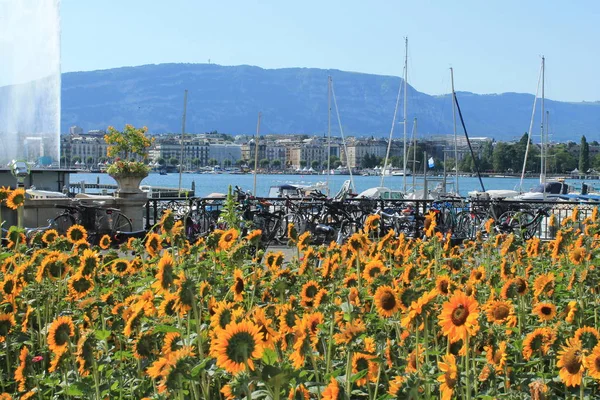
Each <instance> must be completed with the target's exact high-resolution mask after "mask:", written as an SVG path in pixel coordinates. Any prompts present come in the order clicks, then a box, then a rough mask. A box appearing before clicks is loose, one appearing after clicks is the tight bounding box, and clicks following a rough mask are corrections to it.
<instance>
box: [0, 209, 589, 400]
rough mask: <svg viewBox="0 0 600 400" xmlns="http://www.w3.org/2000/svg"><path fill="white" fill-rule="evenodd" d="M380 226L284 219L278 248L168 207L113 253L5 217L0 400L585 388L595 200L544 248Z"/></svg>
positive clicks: (396, 395)
mask: <svg viewBox="0 0 600 400" xmlns="http://www.w3.org/2000/svg"><path fill="white" fill-rule="evenodd" d="M228 212H234V211H232V208H229V211H228ZM230 217H231V218H233V219H234V218H235V216H230ZM233 219H232V220H233ZM378 222H379V221H378V217H377V216H371V217H369V218H368V221H367V223H366V224H365V228H364V229H363V230H362V231H360V232H358V233H355V234H354V235H353V236H352V237H351V238H350V239H349V240H348V241H347V243H345V244H343V245H339V244H336V243H331V244H329V245H320V246H313V245H311V237H310V234H309V233H304V234H302V235H298V234H297V233H296V231H295V229H294V227H293V226H289V229H288V235H289V240H290V245H291V246H293V249H294V250H293V253H294V255H293V256H291V257H288V259H286V258H285V257H284V254H283V253H281V252H272V251H266V252H265V251H263V250H260V249H258V244H259V242H260V236H261V232H260V231H252V232H249V233H248V234H246V235H242V234H241V233H240V231H239V230H237V229H235V228H232V229H229V230H225V231H215V232H213V233H212V234H210V235H209V236H207V237H206V238H203V239H200V240H199V241H197V242H195V243H189V242H188V241H187V239H186V237H185V234H184V232H183V227H182V225H181V223H180V222H176V221H175V220H174V216H173V214H171V213H169V212H166V213H165V214H164V215H163V217H162V219H161V221H160V223H159V224H158V225H157V226H156V227H155V229H154V230H153V233H150V234H149V235H148V237H147V238H146V239H145V240H143V241H141V240H139V239H131V240H130V241H129V242H128V243H127V244H126V245H123V246H121V247H120V248H118V249H114V248H111V246H110V244H111V243H110V238H109V237H105V238H103V240H102V241H101V242H100V245H98V246H93V247H91V246H90V245H89V244H88V243H87V242H86V232H85V230H84V229H83V228H82V227H81V226H73V227H72V228H71V229H70V230H69V232H67V234H66V235H65V236H61V235H59V234H58V233H57V232H56V231H52V230H49V231H46V232H44V233H43V235H40V236H38V237H35V238H33V239H32V240H31V241H29V242H28V241H27V240H25V236H24V235H23V234H22V232H20V231H19V230H18V229H11V230H10V231H9V236H10V237H9V238H8V240H7V241H6V242H5V243H8V244H7V245H6V244H5V245H4V247H3V248H2V249H0V266H1V267H0V303H1V304H0V391H1V392H2V394H1V395H0V399H10V398H14V399H28V398H33V399H59V398H60V399H66V398H71V399H79V398H83V399H109V398H110V399H144V398H146V399H166V398H173V399H250V398H252V399H273V400H277V399H303V400H307V399H323V400H326V399H327V400H329V399H409V398H414V399H417V398H420V399H429V398H436V399H437V398H441V399H453V398H459V399H476V398H477V399H495V398H505V399H553V398H580V399H583V398H589V399H592V398H599V397H600V333H599V331H598V329H599V328H600V322H599V320H598V294H597V293H596V292H597V291H598V288H599V287H600V286H599V285H600V268H598V265H597V264H598V260H599V252H600V248H599V240H600V235H599V234H598V232H600V221H599V220H598V212H597V209H595V210H594V212H593V213H592V214H591V215H590V216H589V217H587V218H585V219H583V218H582V217H581V216H580V215H579V213H578V212H577V210H575V211H574V212H573V214H572V215H571V216H570V217H569V218H567V219H566V220H563V221H562V223H561V225H560V226H557V227H556V229H557V232H558V233H557V235H556V239H555V240H553V241H550V242H545V243H544V242H541V241H540V240H539V239H536V238H534V239H531V240H529V241H527V242H525V243H522V242H519V241H518V239H517V238H515V237H514V236H512V235H499V234H495V233H494V232H492V231H491V229H490V232H488V233H487V234H486V233H483V234H481V235H479V236H478V237H477V239H476V240H474V241H471V242H468V243H463V244H461V245H460V246H452V245H451V243H452V242H451V241H450V240H449V239H450V238H449V237H444V236H442V235H441V234H439V233H438V234H436V233H435V229H434V228H435V222H434V221H429V223H428V224H426V226H427V232H426V236H425V237H424V238H423V239H418V240H408V239H406V238H405V237H403V236H402V235H400V236H399V237H396V235H394V232H392V231H390V232H389V233H388V234H387V235H386V236H383V237H378V235H377V226H378ZM230 226H231V225H230ZM489 226H491V224H489Z"/></svg>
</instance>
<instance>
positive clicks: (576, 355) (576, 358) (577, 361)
mask: <svg viewBox="0 0 600 400" xmlns="http://www.w3.org/2000/svg"><path fill="white" fill-rule="evenodd" d="M563 360H564V366H565V368H566V369H567V371H569V373H570V374H576V373H578V372H579V369H580V368H581V354H580V352H579V350H569V351H568V352H567V353H566V354H565V355H564V358H563Z"/></svg>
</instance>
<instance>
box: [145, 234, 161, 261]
mask: <svg viewBox="0 0 600 400" xmlns="http://www.w3.org/2000/svg"><path fill="white" fill-rule="evenodd" d="M162 248H163V247H162V239H161V237H160V235H159V234H158V233H151V234H149V235H148V237H147V239H146V252H147V253H148V255H150V257H155V256H156V255H157V254H158V252H159V251H161V250H162Z"/></svg>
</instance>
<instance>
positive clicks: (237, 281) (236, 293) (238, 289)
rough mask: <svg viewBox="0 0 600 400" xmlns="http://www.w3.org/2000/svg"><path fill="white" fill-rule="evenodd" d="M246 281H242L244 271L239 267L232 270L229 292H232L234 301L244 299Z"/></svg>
mask: <svg viewBox="0 0 600 400" xmlns="http://www.w3.org/2000/svg"><path fill="white" fill-rule="evenodd" d="M245 286H246V282H245V281H244V273H243V272H242V270H240V269H237V268H236V269H235V270H234V271H233V285H231V292H232V293H233V300H234V301H242V300H244V293H245V292H244V288H245Z"/></svg>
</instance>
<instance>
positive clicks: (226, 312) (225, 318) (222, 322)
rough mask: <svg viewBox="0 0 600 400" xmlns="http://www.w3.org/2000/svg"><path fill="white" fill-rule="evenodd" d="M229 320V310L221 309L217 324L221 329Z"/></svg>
mask: <svg viewBox="0 0 600 400" xmlns="http://www.w3.org/2000/svg"><path fill="white" fill-rule="evenodd" d="M230 322H231V311H230V310H223V312H222V313H221V315H220V316H219V326H220V327H221V328H223V329H225V327H226V326H227V325H229V323H230Z"/></svg>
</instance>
